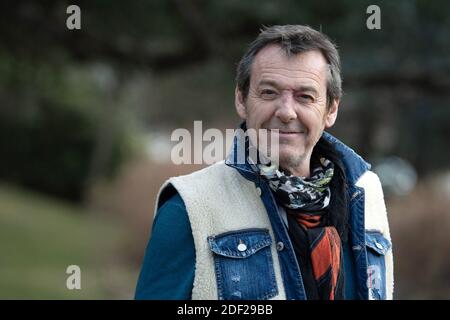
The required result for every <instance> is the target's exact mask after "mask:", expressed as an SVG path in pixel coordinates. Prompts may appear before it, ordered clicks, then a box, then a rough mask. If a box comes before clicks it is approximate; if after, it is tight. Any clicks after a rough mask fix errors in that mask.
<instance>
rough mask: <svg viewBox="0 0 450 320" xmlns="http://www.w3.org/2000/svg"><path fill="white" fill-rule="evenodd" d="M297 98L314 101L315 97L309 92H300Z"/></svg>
mask: <svg viewBox="0 0 450 320" xmlns="http://www.w3.org/2000/svg"><path fill="white" fill-rule="evenodd" d="M297 99H299V100H301V101H306V102H314V97H313V96H311V95H309V94H300V95H298V98H297Z"/></svg>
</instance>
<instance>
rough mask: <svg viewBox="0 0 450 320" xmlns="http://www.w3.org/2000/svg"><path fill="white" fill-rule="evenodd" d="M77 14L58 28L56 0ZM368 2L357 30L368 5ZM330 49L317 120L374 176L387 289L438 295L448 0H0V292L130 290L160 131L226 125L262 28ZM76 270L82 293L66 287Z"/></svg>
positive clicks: (443, 235)
mask: <svg viewBox="0 0 450 320" xmlns="http://www.w3.org/2000/svg"><path fill="white" fill-rule="evenodd" d="M70 4H77V5H78V6H79V7H80V8H81V29H80V30H68V29H67V27H66V19H67V18H68V16H69V14H67V13H66V8H67V7H68V6H69V5H70ZM371 4H377V5H378V6H379V7H380V9H381V29H380V30H368V29H367V27H366V20H367V18H368V17H369V14H367V13H366V9H367V7H368V6H369V5H371ZM274 24H307V25H310V26H312V27H314V28H316V29H321V30H322V31H323V32H325V33H326V34H327V35H329V36H330V37H331V38H332V39H333V40H334V41H335V42H336V43H337V44H338V45H339V48H340V53H341V59H342V66H343V67H342V69H343V78H344V91H345V95H344V97H343V100H342V103H341V109H340V110H341V111H340V115H339V118H338V121H337V124H336V125H335V127H334V128H333V129H332V130H330V132H331V133H333V134H335V135H336V136H337V137H338V138H340V139H341V140H343V141H344V142H346V143H347V144H348V145H349V146H351V147H352V148H354V149H355V150H357V151H358V152H359V153H360V154H361V155H362V156H363V157H365V158H366V159H367V160H368V161H369V162H371V163H372V164H373V167H374V170H375V171H376V172H377V173H378V174H379V175H380V177H381V180H382V182H383V185H384V191H385V197H386V201H387V206H388V213H389V217H390V223H391V233H392V238H393V243H394V254H395V277H396V284H395V289H396V290H395V298H398V299H416V298H424V299H433V298H438V299H449V298H450V165H449V164H450V162H449V160H450V148H449V143H448V141H449V137H450V2H449V1H444V0H443V1H437V0H399V1H375V2H374V1H365V0H361V1H350V0H344V1H316V0H315V1H312V0H305V1H297V0H295V1H294V0H285V1H265V0H258V1H256V0H247V1H238V0H222V1H214V0H213V1H208V0H193V1H188V0H186V1H183V0H147V1H134V0H133V1H106V0H90V1H73V2H69V1H60V0H58V1H56V0H53V1H50V0H48V1H20V0H18V1H2V2H1V3H0V150H1V156H0V252H1V256H0V298H3V299H5V298H6V299H8V298H19V299H24V298H31V299H42V298H55V299H129V298H132V297H133V294H134V288H135V284H136V280H137V277H138V273H139V268H140V264H141V262H142V258H143V253H144V249H145V246H146V244H147V240H148V237H149V232H150V228H151V223H152V215H153V206H154V201H155V196H156V192H157V191H158V189H159V187H160V185H161V183H162V182H163V181H164V180H165V179H167V178H168V177H169V176H173V175H178V174H182V173H187V172H191V171H193V170H195V169H198V168H199V167H201V166H194V165H181V166H176V165H173V164H172V163H171V162H170V150H171V147H172V146H173V142H171V141H170V136H171V132H172V131H173V130H174V129H176V128H188V129H192V127H193V122H194V121H195V120H202V121H203V130H206V129H207V128H219V129H225V128H235V127H236V126H237V125H238V124H239V120H238V117H237V115H236V114H235V111H234V102H233V99H234V97H233V94H234V71H235V68H236V64H237V62H238V61H239V58H240V56H241V55H242V54H243V52H244V50H245V47H246V45H247V44H248V43H249V42H250V41H251V40H253V39H254V38H255V37H256V35H257V34H258V31H259V29H260V28H261V26H262V25H274ZM73 264H75V265H79V266H80V268H81V276H82V281H81V283H82V289H81V290H68V289H67V288H66V278H67V277H68V275H67V274H66V273H65V271H66V268H67V266H69V265H73Z"/></svg>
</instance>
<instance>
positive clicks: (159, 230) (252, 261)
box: [136, 25, 393, 300]
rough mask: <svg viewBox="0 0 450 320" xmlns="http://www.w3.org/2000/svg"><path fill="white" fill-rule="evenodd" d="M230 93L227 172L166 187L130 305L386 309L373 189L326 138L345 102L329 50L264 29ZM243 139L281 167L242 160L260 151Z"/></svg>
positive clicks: (291, 33)
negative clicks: (272, 302)
mask: <svg viewBox="0 0 450 320" xmlns="http://www.w3.org/2000/svg"><path fill="white" fill-rule="evenodd" d="M236 82H237V85H236V90H235V106H236V110H237V113H238V114H239V116H240V117H241V118H242V120H243V123H242V124H241V127H240V128H241V129H242V130H241V131H238V134H237V135H236V137H235V141H234V145H233V148H232V150H231V152H230V154H229V156H228V158H227V159H226V160H225V161H222V162H218V163H216V164H214V165H212V166H209V167H207V168H205V169H203V170H200V171H197V172H194V173H192V174H190V175H186V176H181V177H174V178H171V179H169V180H168V181H166V183H165V184H164V185H163V186H162V188H161V191H160V193H159V195H158V199H157V203H156V206H155V212H156V215H155V220H154V225H153V231H152V236H151V238H150V241H149V244H148V246H147V249H146V253H145V258H144V263H143V266H142V270H141V274H140V277H139V281H138V285H137V289H136V298H137V299H191V298H192V299H224V300H234V299H239V300H240V299H252V300H253V299H258V300H259V299H299V300H305V299H308V300H310V299H311V300H312V299H323V300H333V299H392V295H393V259H392V248H391V239H390V234H389V225H388V220H387V214H386V207H385V203H384V199H383V191H382V189H381V184H380V182H379V179H378V177H377V176H376V174H374V173H373V172H372V171H370V165H369V164H368V163H367V162H365V161H364V160H363V159H362V158H361V157H360V156H358V155H357V154H356V153H355V152H354V151H353V150H352V149H350V148H349V147H347V146H346V145H345V144H343V143H342V142H340V141H339V140H337V139H336V138H335V137H333V136H331V135H330V134H328V133H326V132H325V131H324V130H325V129H326V128H330V127H331V126H333V124H334V123H335V121H336V118H337V114H338V110H339V102H340V98H341V95H342V86H341V82H342V81H341V76H340V59H339V55H338V52H337V50H336V47H335V46H334V45H333V43H332V42H331V41H330V40H329V39H328V38H327V37H326V36H325V35H324V34H323V33H321V32H318V31H316V30H314V29H312V28H309V27H306V26H300V25H296V26H292V25H286V26H273V27H269V28H265V29H264V30H262V31H261V33H260V34H259V36H258V37H257V38H256V40H255V41H253V42H252V43H251V44H250V46H249V48H248V50H247V52H246V53H245V54H244V56H243V57H242V59H241V61H240V63H239V65H238V69H237V77H236ZM250 129H252V130H256V131H257V132H262V131H264V130H262V129H266V130H267V131H268V132H270V133H274V134H275V136H276V138H277V139H276V140H277V142H278V148H277V150H278V155H277V156H278V157H277V159H278V160H277V161H273V162H272V163H269V164H267V163H262V161H260V160H261V158H260V157H256V159H254V158H252V157H251V156H249V154H250V153H249V150H250V149H251V148H253V147H254V146H255V147H256V149H259V150H262V147H261V143H260V142H259V141H254V139H252V138H251V137H250V138H248V137H247V136H246V135H245V131H246V130H248V131H250ZM239 132H244V134H239ZM239 150H244V152H246V153H245V156H244V157H243V158H244V159H245V161H244V162H243V163H240V162H238V161H236V159H237V158H239V157H237V155H236V154H237V153H238V152H239Z"/></svg>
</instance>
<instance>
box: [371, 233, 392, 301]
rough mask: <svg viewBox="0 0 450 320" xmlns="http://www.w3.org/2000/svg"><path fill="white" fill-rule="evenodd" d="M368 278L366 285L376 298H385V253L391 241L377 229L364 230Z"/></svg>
mask: <svg viewBox="0 0 450 320" xmlns="http://www.w3.org/2000/svg"><path fill="white" fill-rule="evenodd" d="M366 247H367V263H368V269H367V270H368V279H367V285H368V287H369V290H370V292H371V294H372V297H373V298H374V299H376V300H384V299H386V288H385V285H384V284H385V283H386V272H385V270H386V265H385V257H384V256H385V254H386V253H387V251H388V250H389V249H390V248H391V243H390V242H389V241H388V240H387V239H386V238H384V237H383V235H382V234H381V233H380V232H378V231H368V232H366Z"/></svg>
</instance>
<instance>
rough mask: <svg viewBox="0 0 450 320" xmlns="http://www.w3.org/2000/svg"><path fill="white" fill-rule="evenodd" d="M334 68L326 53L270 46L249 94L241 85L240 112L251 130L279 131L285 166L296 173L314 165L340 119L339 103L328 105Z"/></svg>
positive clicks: (257, 65) (257, 62)
mask: <svg viewBox="0 0 450 320" xmlns="http://www.w3.org/2000/svg"><path fill="white" fill-rule="evenodd" d="M328 72H329V71H328V65H327V62H326V60H325V58H324V57H323V55H322V53H321V52H320V51H307V52H304V53H300V54H297V55H292V56H290V57H288V56H287V55H286V53H285V52H284V51H283V50H282V49H281V48H280V47H279V46H277V45H270V46H267V47H265V48H263V49H262V50H261V51H260V52H258V54H257V55H256V57H255V60H254V62H253V65H252V70H251V79H250V88H249V93H248V96H247V98H246V99H244V98H243V95H242V93H241V92H240V91H239V90H238V89H236V95H235V96H236V99H235V104H236V110H237V112H238V114H239V116H240V117H241V118H242V119H244V120H246V123H247V128H253V129H255V130H260V129H267V130H273V129H279V133H278V134H277V135H278V137H279V161H280V163H279V164H280V166H281V167H283V168H287V169H291V170H293V171H294V172H295V171H296V170H295V168H298V167H299V166H302V164H303V163H304V162H305V161H307V162H308V163H309V161H310V157H311V153H312V150H313V147H314V145H315V144H316V143H317V141H318V140H319V139H320V137H321V135H322V132H323V130H324V129H325V128H329V127H331V126H332V125H333V124H334V122H335V120H336V116H337V110H338V105H339V101H338V100H335V101H333V103H332V104H331V106H330V108H327V98H326V96H327V87H326V80H327V74H328ZM269 132H270V131H269Z"/></svg>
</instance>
